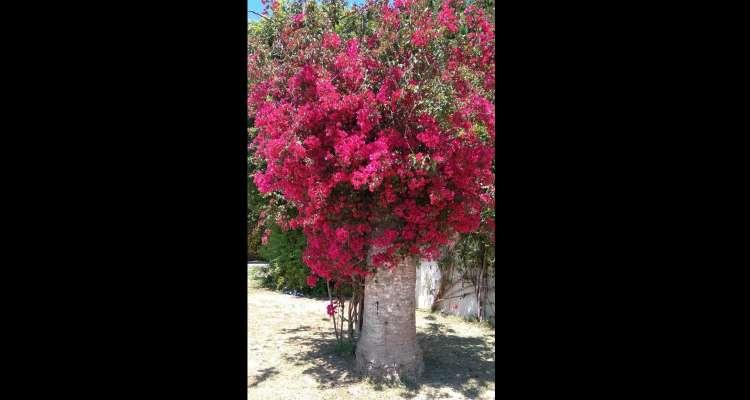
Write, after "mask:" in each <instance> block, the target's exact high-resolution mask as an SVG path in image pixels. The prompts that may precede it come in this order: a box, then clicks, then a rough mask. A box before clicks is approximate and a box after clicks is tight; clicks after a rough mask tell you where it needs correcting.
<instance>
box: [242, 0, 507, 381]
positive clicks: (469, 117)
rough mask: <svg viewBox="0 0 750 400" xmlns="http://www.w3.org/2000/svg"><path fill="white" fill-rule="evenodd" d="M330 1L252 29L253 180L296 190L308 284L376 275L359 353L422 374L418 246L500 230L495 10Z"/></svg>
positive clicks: (293, 219)
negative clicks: (261, 31)
mask: <svg viewBox="0 0 750 400" xmlns="http://www.w3.org/2000/svg"><path fill="white" fill-rule="evenodd" d="M274 7H276V8H275V10H279V8H278V5H274ZM330 7H331V4H330V2H329V4H322V5H321V4H316V3H315V2H308V3H307V4H306V5H305V7H303V8H301V9H300V11H301V12H299V13H296V14H294V15H289V14H284V13H283V12H277V13H275V14H274V15H275V16H274V18H276V19H277V21H276V22H275V24H276V25H275V26H276V27H277V28H276V29H277V35H276V36H275V37H273V38H269V39H268V40H267V41H262V40H260V41H258V42H257V43H253V44H251V51H250V54H249V63H248V77H249V81H250V88H249V89H250V90H249V97H248V110H249V113H250V117H251V118H252V119H253V120H254V123H255V126H256V127H257V128H258V133H257V136H256V137H255V139H254V141H253V144H252V146H253V148H252V150H253V151H254V152H255V154H256V156H257V157H258V158H259V159H261V160H263V161H264V162H265V170H262V171H259V172H257V173H256V174H255V175H254V178H253V179H254V182H255V184H256V185H257V187H258V188H259V190H260V191H261V192H262V193H270V192H278V193H280V194H281V195H282V196H283V197H284V199H285V200H286V201H288V202H289V203H290V204H292V205H294V207H295V212H294V213H292V214H290V215H289V216H288V218H285V219H284V220H283V221H281V223H282V225H283V226H285V227H287V228H301V229H302V230H303V232H304V234H305V236H306V239H307V248H306V249H305V253H304V256H303V260H304V262H305V263H306V264H307V265H308V266H309V267H310V270H311V271H312V273H313V275H312V276H311V278H310V283H314V282H315V280H316V279H317V278H318V277H319V278H322V279H325V280H334V281H346V280H347V279H355V278H358V277H359V278H363V279H364V280H365V301H364V315H365V316H364V328H363V331H362V334H361V337H360V341H359V343H358V346H357V364H358V366H359V367H360V368H361V369H362V370H364V371H367V372H368V373H369V374H372V375H376V376H382V375H386V376H398V375H402V376H407V377H415V376H417V375H419V374H420V372H421V369H422V361H421V353H420V350H419V348H418V346H417V344H416V330H415V324H414V303H415V290H414V285H415V271H416V265H417V263H418V261H419V259H420V258H424V259H436V258H437V257H438V256H439V254H440V250H441V248H442V247H443V246H446V245H448V244H449V243H450V242H451V241H452V240H454V239H455V238H456V236H457V235H458V234H462V233H469V232H474V231H477V230H479V229H487V230H489V231H492V230H494V229H493V221H492V219H491V218H489V217H488V214H487V210H489V209H492V208H494V172H493V160H494V143H495V110H494V85H495V83H494V82H495V76H494V74H495V67H494V65H495V61H494V59H495V45H494V23H493V22H492V17H491V15H490V14H489V13H487V12H486V10H484V9H482V8H481V7H479V6H478V5H477V4H473V2H471V1H462V0H444V1H442V2H439V1H429V0H395V1H393V2H390V3H389V2H387V1H372V2H369V3H367V4H365V5H364V6H363V7H362V8H360V9H355V10H354V11H353V12H347V13H344V15H340V13H338V12H337V13H335V15H333V14H332V13H331V12H330V10H331V8H330ZM346 24H349V25H348V26H349V27H350V29H346V30H345V29H343V26H345V25H346ZM351 27H354V28H353V29H351Z"/></svg>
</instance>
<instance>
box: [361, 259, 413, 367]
mask: <svg viewBox="0 0 750 400" xmlns="http://www.w3.org/2000/svg"><path fill="white" fill-rule="evenodd" d="M418 262H419V260H418V259H417V258H414V257H409V258H405V259H403V260H402V261H401V262H400V263H399V265H398V266H396V267H395V268H394V269H393V271H389V270H388V269H387V268H386V269H380V270H378V272H377V273H376V274H374V275H372V276H368V277H367V278H366V279H365V301H364V313H363V314H364V321H363V326H362V332H361V336H360V339H359V341H358V342H357V352H356V358H357V368H358V369H359V370H360V371H361V372H363V373H364V374H365V375H367V376H371V377H375V378H386V379H393V378H396V379H398V378H399V377H404V378H407V379H410V380H416V379H418V378H419V376H420V375H421V374H422V371H423V369H424V364H423V361H422V352H421V351H420V349H419V346H418V345H417V328H416V321H415V314H414V312H415V307H416V299H415V284H416V278H417V263H418Z"/></svg>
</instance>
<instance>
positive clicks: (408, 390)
mask: <svg viewBox="0 0 750 400" xmlns="http://www.w3.org/2000/svg"><path fill="white" fill-rule="evenodd" d="M303 328H304V327H303ZM303 330H304V329H302V328H297V329H289V330H285V332H299V331H303ZM451 331H452V330H451ZM286 341H287V343H289V344H293V345H296V346H299V348H301V349H303V350H302V351H300V352H298V353H295V354H286V355H284V356H283V357H284V358H285V359H286V361H287V362H293V363H295V364H296V365H304V366H309V368H307V369H305V370H304V371H303V373H304V374H307V375H310V376H312V377H313V378H314V379H315V380H316V381H317V382H318V387H319V388H321V389H326V388H335V387H340V386H342V385H348V384H355V383H357V382H360V381H361V380H362V379H363V377H362V376H361V375H360V374H358V373H357V372H356V371H355V368H354V367H355V366H354V356H353V354H352V352H351V348H346V347H345V346H343V347H342V346H340V345H339V344H338V342H337V341H336V338H335V337H334V336H333V335H332V334H328V333H325V334H321V335H320V336H315V337H312V336H305V335H295V336H290V337H288V338H286ZM417 342H418V343H419V347H420V349H422V353H423V359H424V366H425V368H424V374H423V375H422V378H421V379H420V380H419V381H418V382H416V383H414V382H411V383H409V382H405V385H404V386H402V387H404V389H405V391H404V393H402V397H403V398H407V399H411V398H414V397H416V396H417V394H418V393H419V392H420V390H421V389H423V388H424V387H427V388H430V389H433V391H435V392H436V393H435V394H434V396H435V398H446V397H449V395H448V394H446V393H437V392H438V391H439V390H440V389H441V388H446V387H448V388H451V389H453V390H455V391H458V392H461V393H462V394H463V395H464V396H466V397H467V398H477V397H479V395H480V394H481V393H482V392H483V391H484V390H485V389H487V388H488V387H489V385H490V384H491V383H494V381H495V361H494V357H495V355H494V348H493V347H492V345H490V344H488V343H487V342H486V340H485V338H484V337H462V336H457V335H455V334H451V332H450V331H449V328H448V327H447V326H445V325H443V324H440V323H434V322H432V323H429V324H428V326H427V327H426V329H424V330H423V331H422V332H417ZM385 386H389V385H388V384H386V385H385ZM385 386H384V384H383V383H381V382H373V386H372V388H373V389H374V390H376V391H381V390H383V388H384V387H385Z"/></svg>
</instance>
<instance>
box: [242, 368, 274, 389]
mask: <svg viewBox="0 0 750 400" xmlns="http://www.w3.org/2000/svg"><path fill="white" fill-rule="evenodd" d="M258 372H260V375H258V376H248V377H247V387H248V389H249V388H251V387H255V386H258V384H259V383H261V382H263V381H265V380H266V379H268V378H270V377H272V376H274V375H278V373H279V371H276V367H269V368H265V369H261V370H260V371H258Z"/></svg>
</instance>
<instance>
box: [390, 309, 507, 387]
mask: <svg viewBox="0 0 750 400" xmlns="http://www.w3.org/2000/svg"><path fill="white" fill-rule="evenodd" d="M451 331H453V330H452V329H447V327H446V326H445V325H442V324H438V323H430V324H429V325H428V327H427V329H426V332H418V333H417V342H418V343H419V347H420V348H421V349H422V353H423V359H424V374H423V375H422V378H421V379H420V381H419V382H417V383H411V384H407V385H406V388H407V390H406V393H404V394H403V395H402V397H404V398H407V399H411V398H414V397H416V395H417V393H418V392H419V391H420V390H421V389H422V388H423V387H425V386H426V387H429V388H432V389H435V390H439V389H440V388H444V387H449V388H451V389H453V390H456V391H459V392H461V393H462V394H463V395H464V396H466V397H467V398H470V399H474V398H477V397H478V396H479V395H480V393H481V392H482V391H483V389H486V388H488V387H489V385H490V384H491V383H494V381H495V360H494V358H495V356H494V348H493V347H492V346H491V345H489V344H488V343H486V341H485V340H484V338H483V337H463V336H457V335H453V334H450V332H451ZM446 396H447V395H446Z"/></svg>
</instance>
